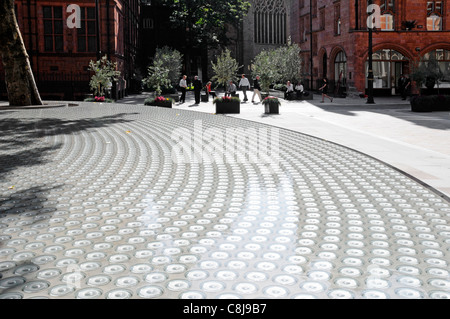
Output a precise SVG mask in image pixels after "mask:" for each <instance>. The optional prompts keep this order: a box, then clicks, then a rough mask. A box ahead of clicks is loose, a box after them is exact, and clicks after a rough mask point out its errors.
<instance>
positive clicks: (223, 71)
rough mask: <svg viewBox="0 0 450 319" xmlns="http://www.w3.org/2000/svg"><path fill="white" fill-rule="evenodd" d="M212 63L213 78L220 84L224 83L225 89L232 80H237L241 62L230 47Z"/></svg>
mask: <svg viewBox="0 0 450 319" xmlns="http://www.w3.org/2000/svg"><path fill="white" fill-rule="evenodd" d="M211 65H212V69H213V71H214V76H213V77H212V80H214V81H216V82H217V83H218V85H222V86H223V87H224V88H225V90H226V87H227V84H228V83H229V82H230V81H233V82H237V80H238V77H237V73H238V70H239V64H238V63H237V61H236V59H234V58H233V57H232V56H231V51H230V50H229V49H225V50H224V51H222V53H221V54H220V55H219V56H218V57H217V61H216V63H214V62H211Z"/></svg>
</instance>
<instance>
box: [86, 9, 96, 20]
mask: <svg viewBox="0 0 450 319" xmlns="http://www.w3.org/2000/svg"><path fill="white" fill-rule="evenodd" d="M86 9H87V18H88V19H92V20H93V19H95V8H86Z"/></svg>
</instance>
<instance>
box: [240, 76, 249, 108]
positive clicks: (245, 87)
mask: <svg viewBox="0 0 450 319" xmlns="http://www.w3.org/2000/svg"><path fill="white" fill-rule="evenodd" d="M239 88H241V89H242V91H243V92H244V102H247V101H248V99H247V90H248V89H249V88H250V82H249V81H248V79H247V78H246V77H245V74H242V78H241V80H240V81H239Z"/></svg>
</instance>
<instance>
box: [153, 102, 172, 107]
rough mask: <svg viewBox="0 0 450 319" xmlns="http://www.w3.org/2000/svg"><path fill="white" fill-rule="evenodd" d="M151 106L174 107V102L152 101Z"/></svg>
mask: <svg viewBox="0 0 450 319" xmlns="http://www.w3.org/2000/svg"><path fill="white" fill-rule="evenodd" d="M149 105H150V106H158V107H165V108H169V109H171V108H172V102H170V103H150V104H149Z"/></svg>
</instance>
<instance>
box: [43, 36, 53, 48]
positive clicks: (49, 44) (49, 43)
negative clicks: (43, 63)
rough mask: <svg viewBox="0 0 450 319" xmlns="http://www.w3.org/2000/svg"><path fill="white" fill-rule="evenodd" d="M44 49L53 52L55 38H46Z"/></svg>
mask: <svg viewBox="0 0 450 319" xmlns="http://www.w3.org/2000/svg"><path fill="white" fill-rule="evenodd" d="M44 49H45V51H53V37H52V36H45V37H44Z"/></svg>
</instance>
